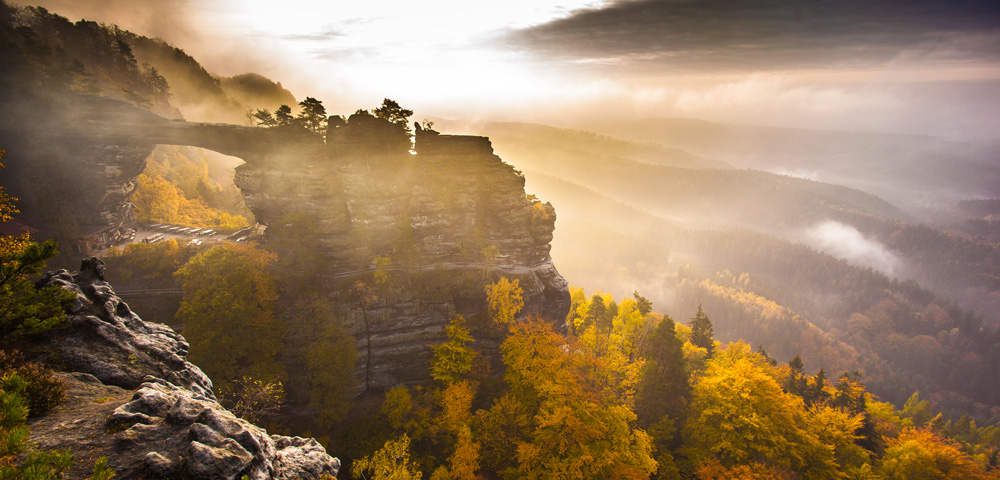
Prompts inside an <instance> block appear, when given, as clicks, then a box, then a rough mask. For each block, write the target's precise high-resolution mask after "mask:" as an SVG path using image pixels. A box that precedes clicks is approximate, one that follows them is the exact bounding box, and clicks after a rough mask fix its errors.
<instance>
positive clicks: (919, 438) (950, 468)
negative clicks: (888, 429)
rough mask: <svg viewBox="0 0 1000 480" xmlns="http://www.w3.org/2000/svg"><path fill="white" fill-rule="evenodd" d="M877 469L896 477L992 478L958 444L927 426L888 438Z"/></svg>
mask: <svg viewBox="0 0 1000 480" xmlns="http://www.w3.org/2000/svg"><path fill="white" fill-rule="evenodd" d="M878 470H879V472H880V473H882V474H883V475H885V477H886V478H891V479H893V480H918V479H920V480H922V479H930V478H947V479H949V480H981V479H986V478H989V477H987V476H985V474H984V472H982V471H981V470H980V469H979V467H978V466H976V464H975V463H974V462H973V461H972V459H971V458H970V457H969V456H968V455H966V454H964V453H962V451H960V450H959V449H958V448H956V446H954V445H950V444H948V443H946V442H945V441H944V439H942V438H941V437H938V436H937V435H934V434H933V433H931V432H929V431H927V430H923V429H915V428H908V429H906V430H904V431H903V433H902V434H900V436H899V437H897V438H895V439H892V440H890V441H889V445H888V448H887V449H886V451H885V456H883V457H882V462H881V463H880V465H879V468H878ZM994 478H995V477H994Z"/></svg>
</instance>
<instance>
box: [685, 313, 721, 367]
mask: <svg viewBox="0 0 1000 480" xmlns="http://www.w3.org/2000/svg"><path fill="white" fill-rule="evenodd" d="M688 325H690V326H691V344H692V345H694V346H696V347H700V348H704V349H705V350H706V351H707V352H708V356H709V357H711V356H712V354H713V353H714V352H715V340H714V339H713V338H712V335H713V333H714V332H713V329H712V321H711V320H709V319H708V315H706V314H705V311H704V310H702V308H701V305H698V313H696V314H695V316H694V317H692V318H691V321H690V322H688Z"/></svg>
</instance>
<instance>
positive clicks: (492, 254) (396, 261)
mask: <svg viewBox="0 0 1000 480" xmlns="http://www.w3.org/2000/svg"><path fill="white" fill-rule="evenodd" d="M75 103H76V104H77V105H76V106H75V107H74V108H73V109H72V112H73V116H72V117H71V118H68V119H67V118H63V119H62V120H61V122H62V123H59V122H58V121H56V120H53V121H52V124H50V125H48V126H47V127H46V128H45V129H44V130H46V131H48V132H49V133H47V134H46V135H49V136H53V133H52V132H59V133H58V134H55V138H56V140H57V141H55V142H52V143H60V142H62V143H72V144H74V145H77V146H79V147H80V148H82V149H84V151H86V152H91V153H88V154H87V155H85V156H84V158H85V159H87V161H86V164H84V165H83V166H81V167H80V168H79V172H78V174H76V176H77V177H79V178H77V179H76V180H75V181H76V182H77V183H79V184H81V185H88V187H86V188H87V189H90V190H94V191H100V192H102V193H101V198H102V200H101V201H94V202H89V203H88V204H87V205H81V206H80V208H90V209H91V210H92V212H91V214H89V215H90V216H91V217H95V218H98V217H99V218H106V219H107V220H106V221H107V222H108V224H111V225H117V224H118V223H120V222H121V221H122V220H121V219H122V218H124V217H125V215H124V214H123V213H122V212H127V211H128V209H129V203H128V196H129V195H130V194H131V189H132V188H134V185H135V178H136V176H138V174H139V173H140V172H141V170H142V168H140V167H141V166H143V164H144V162H139V163H138V164H137V163H136V162H135V161H134V160H135V158H137V157H138V156H140V155H142V153H143V152H145V151H146V150H148V149H151V148H152V146H153V145H155V144H179V145H190V146H197V147H203V148H210V149H213V150H215V151H218V152H221V153H224V154H227V155H233V156H237V157H239V158H242V159H243V160H245V162H246V163H245V164H244V165H241V166H239V167H237V171H236V176H235V181H236V184H237V186H239V187H240V189H241V190H242V192H243V196H244V199H245V200H246V203H247V205H248V206H249V207H250V209H251V210H252V211H253V213H254V215H255V216H256V218H257V221H258V222H259V223H261V224H262V225H264V226H266V229H265V230H264V240H265V242H266V243H267V244H268V245H267V246H268V248H269V249H272V250H275V251H278V252H279V254H280V255H281V256H282V257H283V261H284V263H285V264H287V265H291V267H286V268H287V269H288V270H291V271H292V273H293V274H294V273H300V274H302V275H304V276H308V277H307V279H308V280H307V281H308V283H309V284H310V285H311V286H312V287H317V286H322V287H323V288H327V289H328V290H329V292H330V293H329V295H330V296H331V297H335V296H337V293H336V292H335V290H343V289H345V287H349V286H351V285H352V284H353V282H355V281H365V282H368V283H369V284H371V283H373V282H372V280H371V278H370V277H371V274H372V273H373V272H374V271H376V270H382V271H383V272H382V273H387V274H388V275H389V276H390V277H397V279H399V278H402V280H399V281H398V282H396V283H397V284H396V285H389V286H385V287H384V288H383V290H385V291H382V292H380V295H379V296H378V297H379V301H378V302H376V303H374V304H372V305H368V306H366V307H365V308H364V309H353V310H351V309H347V311H345V312H343V313H342V316H344V317H345V319H346V320H347V323H348V325H349V326H350V328H351V330H352V333H353V334H354V336H355V337H356V338H357V340H358V347H359V350H360V351H361V357H362V358H363V360H362V362H363V363H364V364H365V368H364V369H361V368H360V367H359V373H361V375H362V377H364V378H362V379H361V382H362V383H363V384H364V385H365V386H367V387H379V388H382V387H389V386H392V385H394V384H395V383H398V382H411V381H420V380H426V379H427V378H428V372H427V368H426V360H428V359H429V358H430V352H431V350H430V349H429V348H428V345H432V344H436V343H441V342H444V341H446V337H445V325H446V324H447V323H448V321H449V319H450V317H451V315H452V314H454V313H460V314H463V315H465V316H466V317H475V316H481V315H482V313H483V312H484V311H485V309H486V295H485V293H484V292H483V284H484V283H486V282H487V281H493V280H496V279H497V278H499V276H501V275H503V276H507V277H510V278H516V279H518V280H519V283H520V286H521V288H522V289H523V291H524V294H523V297H524V302H525V308H524V310H523V312H522V314H523V315H527V314H537V315H541V316H543V317H545V318H548V319H550V320H551V321H553V322H562V320H563V319H564V318H565V315H566V312H567V311H568V308H569V293H568V289H567V284H566V281H565V280H564V279H563V278H562V277H561V276H560V275H559V273H558V272H557V271H556V268H555V266H554V265H553V264H552V260H551V257H550V256H549V249H550V242H551V240H552V233H553V230H554V223H555V210H554V208H553V207H552V205H550V204H548V203H541V202H538V201H535V200H533V199H529V198H528V197H526V195H525V191H524V178H523V177H522V176H521V175H520V173H519V172H517V171H516V170H515V169H514V168H513V167H512V166H510V165H508V164H506V163H504V162H503V161H502V160H501V159H500V158H499V157H497V156H496V155H495V154H494V153H493V149H492V146H491V144H490V142H489V139H487V138H485V137H471V136H454V135H439V134H437V133H436V132H432V131H419V130H418V134H417V136H416V142H415V145H414V146H413V151H408V150H409V148H410V144H409V139H408V137H406V136H405V135H401V130H398V128H396V126H393V125H391V124H389V123H388V122H386V121H384V120H379V119H375V118H374V117H371V116H370V115H367V116H366V115H360V116H359V115H355V116H352V117H351V118H350V119H348V120H347V121H344V120H343V119H340V117H331V122H330V130H329V131H328V132H327V135H326V141H325V142H324V139H323V137H322V136H320V135H317V134H315V133H311V132H308V131H306V130H305V129H303V128H301V127H296V126H285V127H277V128H270V129H263V128H250V127H241V126H236V125H224V124H199V123H189V122H181V121H170V120H166V119H164V118H162V117H158V116H156V115H154V114H151V113H149V112H146V111H144V110H141V109H138V108H136V107H133V106H130V105H128V104H125V103H122V102H116V101H113V100H107V99H93V98H87V99H81V100H78V101H76V102H75ZM122 151H128V152H132V153H134V155H131V156H127V155H122V154H120V153H119V152H122ZM102 152H103V153H102ZM67 155H68V154H67ZM91 157H94V158H91ZM95 166H96V167H95ZM88 172H90V173H88ZM108 172H113V173H115V175H110V173H108ZM67 181H68V180H67ZM296 259H298V260H296ZM474 333H475V334H477V335H479V336H482V335H483V333H482V332H478V333H476V332H474ZM487 333H488V332H487ZM485 336H486V337H490V335H488V334H485ZM484 340H485V341H484V342H482V343H481V344H480V345H481V346H482V347H483V348H486V349H487V350H489V349H493V348H495V345H496V344H497V341H498V340H499V339H498V338H484ZM375 377H378V378H375ZM133 380H134V379H133ZM133 383H134V382H133ZM132 388H134V386H133V387H132Z"/></svg>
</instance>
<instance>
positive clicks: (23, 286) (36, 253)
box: [0, 150, 76, 340]
mask: <svg viewBox="0 0 1000 480" xmlns="http://www.w3.org/2000/svg"><path fill="white" fill-rule="evenodd" d="M4 153H5V152H4V151H3V150H0V159H3V154H4ZM2 167H3V164H0V168H2ZM15 201H17V198H15V197H12V196H9V195H7V194H6V193H5V192H4V189H3V187H2V186H0V223H5V222H7V221H9V220H11V219H12V218H13V215H15V214H17V213H19V211H18V209H17V207H16V206H15V204H14V202H15ZM58 254H59V250H58V247H57V246H56V243H55V241H54V240H46V241H45V242H42V243H40V244H39V243H36V242H33V241H31V238H30V237H29V236H28V235H27V234H24V235H19V236H14V235H0V340H10V339H12V338H15V337H20V336H24V335H32V334H36V333H41V332H44V331H46V330H51V329H53V328H58V327H60V326H63V325H65V322H66V312H65V309H66V307H68V306H69V305H70V303H71V302H72V301H73V299H75V298H76V295H74V294H73V293H72V292H69V291H67V290H63V289H62V288H60V287H59V286H56V285H49V286H47V287H41V288H39V287H36V286H35V284H34V282H32V281H31V277H34V276H36V275H38V274H40V273H41V272H42V271H43V269H44V268H45V262H46V261H48V260H50V259H52V258H54V257H55V256H56V255H58Z"/></svg>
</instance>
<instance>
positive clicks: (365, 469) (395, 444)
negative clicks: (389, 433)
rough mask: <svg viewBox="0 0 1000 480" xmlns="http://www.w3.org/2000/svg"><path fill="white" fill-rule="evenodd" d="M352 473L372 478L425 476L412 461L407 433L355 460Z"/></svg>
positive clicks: (388, 479)
mask: <svg viewBox="0 0 1000 480" xmlns="http://www.w3.org/2000/svg"><path fill="white" fill-rule="evenodd" d="M366 473H367V475H365V474H366ZM351 475H353V476H354V478H361V477H362V475H364V478H368V479H371V480H420V478H421V477H422V476H423V474H421V473H420V471H419V470H418V469H417V467H416V466H415V465H414V464H413V462H411V461H410V437H408V436H407V435H406V434H405V433H404V434H403V435H402V436H400V437H399V438H397V439H395V440H388V441H386V442H385V445H383V446H382V448H381V449H379V450H378V451H376V452H375V453H373V454H371V455H368V456H366V457H364V458H362V459H360V460H355V461H354V465H353V466H352V467H351Z"/></svg>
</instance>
